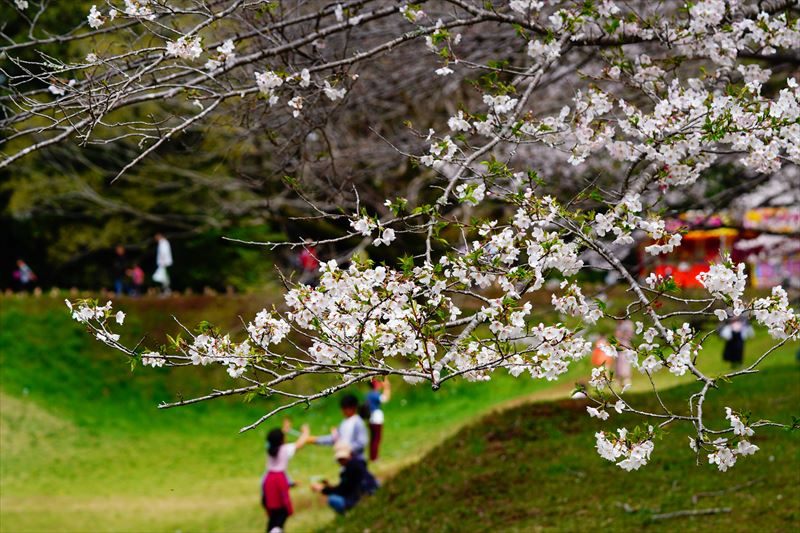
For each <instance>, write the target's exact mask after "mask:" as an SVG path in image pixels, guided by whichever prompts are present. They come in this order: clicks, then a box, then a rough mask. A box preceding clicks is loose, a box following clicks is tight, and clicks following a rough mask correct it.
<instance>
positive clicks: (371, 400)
mask: <svg viewBox="0 0 800 533" xmlns="http://www.w3.org/2000/svg"><path fill="white" fill-rule="evenodd" d="M391 397H392V387H391V385H390V384H389V378H388V377H387V378H386V379H384V380H383V381H379V380H377V379H373V380H372V381H370V391H369V392H368V393H367V407H368V408H369V460H370V461H376V460H377V459H378V454H379V451H380V446H381V437H382V436H383V421H384V415H383V409H382V406H383V404H385V403H386V402H388V401H389V400H390V399H391Z"/></svg>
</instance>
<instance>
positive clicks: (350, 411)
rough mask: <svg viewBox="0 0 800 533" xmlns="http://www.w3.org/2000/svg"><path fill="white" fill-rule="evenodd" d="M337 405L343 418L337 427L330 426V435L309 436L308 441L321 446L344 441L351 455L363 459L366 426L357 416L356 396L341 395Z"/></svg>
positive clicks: (365, 443)
mask: <svg viewBox="0 0 800 533" xmlns="http://www.w3.org/2000/svg"><path fill="white" fill-rule="evenodd" d="M339 406H340V407H341V409H342V416H343V417H344V420H342V422H341V423H340V424H339V427H338V428H331V433H330V435H322V436H320V437H311V438H310V442H313V443H314V444H320V445H322V446H333V445H334V444H338V443H340V442H341V443H345V444H347V445H348V446H350V449H351V450H352V452H353V455H354V456H355V457H357V458H359V459H364V449H365V448H366V447H367V439H368V437H367V426H366V425H365V424H364V420H363V419H362V418H361V417H360V416H358V398H356V397H355V396H354V395H352V394H347V395H345V396H344V397H342V400H341V402H339Z"/></svg>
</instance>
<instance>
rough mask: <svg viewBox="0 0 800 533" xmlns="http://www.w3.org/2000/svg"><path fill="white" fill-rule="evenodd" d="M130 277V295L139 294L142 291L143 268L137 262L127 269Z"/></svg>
mask: <svg viewBox="0 0 800 533" xmlns="http://www.w3.org/2000/svg"><path fill="white" fill-rule="evenodd" d="M127 274H128V276H130V278H131V287H130V295H131V296H139V295H140V294H142V292H143V291H144V270H142V267H140V266H139V265H138V263H137V264H134V265H133V268H131V269H129V270H128V271H127Z"/></svg>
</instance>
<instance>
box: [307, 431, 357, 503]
mask: <svg viewBox="0 0 800 533" xmlns="http://www.w3.org/2000/svg"><path fill="white" fill-rule="evenodd" d="M334 454H335V457H336V461H337V462H338V463H339V464H340V465H342V469H341V471H340V472H339V484H338V485H336V486H331V485H329V484H328V482H327V481H323V482H322V483H312V484H311V490H313V491H314V492H319V493H321V494H324V495H326V496H327V497H328V505H330V506H331V508H332V509H333V510H334V511H336V512H337V513H339V514H344V512H345V511H347V510H349V509H352V508H353V507H355V505H356V504H357V503H358V500H360V499H361V495H362V494H363V487H364V480H365V478H366V476H368V475H369V472H367V463H365V462H364V460H363V459H360V458H358V457H356V455H355V454H354V453H353V450H352V449H351V448H350V446H349V445H347V444H346V443H344V442H340V443H339V444H337V445H336V448H335V450H334Z"/></svg>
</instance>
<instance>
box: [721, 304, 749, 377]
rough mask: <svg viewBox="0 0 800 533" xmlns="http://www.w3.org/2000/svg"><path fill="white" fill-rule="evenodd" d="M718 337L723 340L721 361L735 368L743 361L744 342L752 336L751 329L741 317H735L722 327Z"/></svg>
mask: <svg viewBox="0 0 800 533" xmlns="http://www.w3.org/2000/svg"><path fill="white" fill-rule="evenodd" d="M719 336H720V337H722V338H723V339H724V340H725V349H724V350H723V351H722V359H723V360H724V361H727V362H729V363H730V364H731V367H732V368H736V367H738V366H740V365H741V364H742V361H744V341H745V340H747V339H749V338H750V337H752V336H753V328H752V327H750V324H748V323H747V320H745V318H744V317H743V316H741V315H740V316H737V317H735V318H733V319H732V320H731V321H730V322H728V323H727V324H725V325H724V326H722V329H720V332H719Z"/></svg>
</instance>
